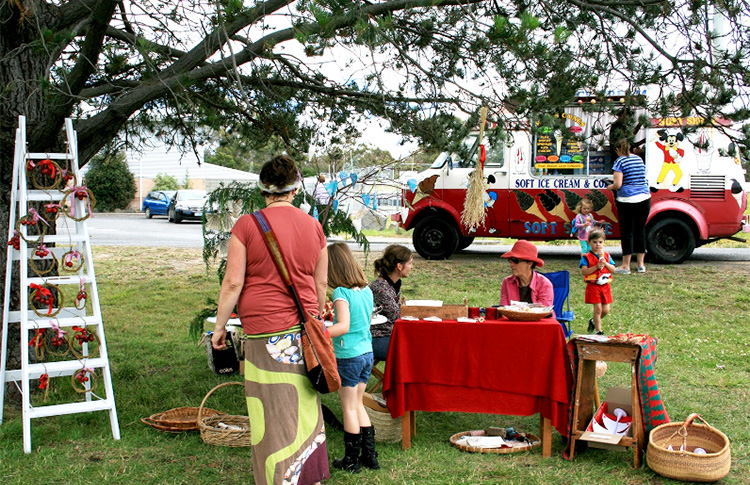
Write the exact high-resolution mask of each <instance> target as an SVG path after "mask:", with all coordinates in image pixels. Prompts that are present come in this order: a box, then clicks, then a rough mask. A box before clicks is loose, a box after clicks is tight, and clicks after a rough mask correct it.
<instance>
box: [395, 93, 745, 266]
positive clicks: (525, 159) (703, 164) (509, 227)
mask: <svg viewBox="0 0 750 485" xmlns="http://www.w3.org/2000/svg"><path fill="white" fill-rule="evenodd" d="M586 102H589V101H588V100H586ZM581 104H582V103H581V99H579V103H578V105H573V106H572V107H571V108H569V109H566V110H565V112H563V113H560V114H559V115H555V116H554V117H555V118H558V119H556V120H554V121H555V122H554V123H545V122H544V121H537V122H534V123H526V126H525V127H522V128H521V129H515V130H510V131H508V133H509V134H510V136H509V138H508V139H507V140H505V141H504V142H502V143H495V146H492V144H490V141H489V140H488V139H487V137H484V138H483V139H482V140H481V143H480V140H479V132H475V133H473V134H472V135H471V136H469V137H468V138H467V139H466V140H464V149H463V150H460V153H458V152H457V153H441V154H440V155H439V156H438V157H437V159H436V160H435V162H434V163H433V164H432V166H431V167H430V168H429V169H427V170H425V171H423V172H421V173H419V175H418V176H416V177H414V178H413V179H410V180H409V181H408V183H407V187H406V188H405V189H404V191H403V198H402V200H403V208H402V210H401V212H400V214H399V216H398V217H399V219H400V225H401V227H403V228H405V229H414V232H413V243H414V247H415V249H416V250H417V252H418V253H419V254H420V255H421V256H422V257H424V258H426V259H445V258H448V257H450V256H451V255H452V254H453V253H454V252H455V251H457V250H461V249H464V248H466V247H468V246H469V245H470V244H471V243H472V241H473V240H474V238H475V237H504V238H516V239H528V240H537V241H549V240H556V239H570V237H571V225H572V223H571V221H572V220H573V219H574V217H575V215H576V213H575V212H574V211H575V208H576V205H577V204H578V202H579V201H580V200H581V198H583V197H586V198H588V199H590V200H591V201H592V202H593V206H594V212H593V214H594V217H595V219H596V220H597V222H599V223H601V224H602V227H603V229H604V230H605V233H606V235H607V239H618V238H619V237H620V230H619V225H618V218H617V209H616V207H615V200H614V197H615V194H614V193H613V192H612V191H610V190H607V189H606V187H607V185H608V182H609V181H611V179H612V164H613V162H614V159H615V156H613V155H612V153H610V145H611V143H612V142H611V141H610V129H611V127H612V124H613V123H615V122H616V118H615V117H614V116H612V115H610V114H607V113H600V112H592V111H591V110H586V109H584V107H583V106H581ZM547 125H549V126H547ZM729 130H731V124H730V123H729V122H728V121H726V120H711V121H710V122H708V121H707V120H705V119H703V118H700V117H672V118H651V119H650V124H649V126H646V127H643V128H641V129H640V131H639V132H638V133H637V135H636V140H638V139H639V137H640V139H641V140H643V142H642V144H641V145H640V146H641V149H642V150H643V151H644V153H641V157H642V158H644V160H645V164H646V174H647V178H648V182H649V185H650V190H651V212H650V215H649V219H648V223H647V227H646V235H647V244H648V247H647V254H648V258H649V259H650V260H651V261H653V262H660V263H680V262H682V261H683V260H685V259H686V258H688V257H689V256H690V255H691V254H692V253H693V250H694V249H695V248H696V247H698V246H701V245H703V244H706V243H709V242H712V241H715V240H718V239H721V238H732V237H733V236H734V235H735V234H736V233H737V232H738V231H740V230H743V229H745V230H749V231H750V227H747V220H746V219H744V220H743V214H744V212H745V209H746V207H747V195H746V193H745V191H744V189H743V182H744V180H745V170H744V169H743V168H742V164H741V162H740V158H739V150H738V149H737V147H736V146H735V145H734V144H733V142H732V139H731V137H730V136H728V133H729ZM482 160H483V162H482ZM477 165H479V166H480V167H481V166H483V169H482V173H483V182H484V187H483V189H484V190H483V192H482V196H483V199H484V210H485V213H484V220H483V223H481V224H479V225H477V226H475V227H466V226H465V225H464V224H462V219H461V214H462V212H463V210H464V202H465V200H466V194H467V188H468V187H469V183H470V181H471V180H472V172H473V171H474V169H475V167H476V166H477ZM474 180H476V179H474ZM743 225H744V228H743Z"/></svg>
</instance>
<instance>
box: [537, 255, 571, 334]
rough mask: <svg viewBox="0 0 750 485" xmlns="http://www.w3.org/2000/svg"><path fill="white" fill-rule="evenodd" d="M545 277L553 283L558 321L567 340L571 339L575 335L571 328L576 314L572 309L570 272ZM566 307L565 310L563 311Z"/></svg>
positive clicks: (555, 273) (556, 272)
mask: <svg viewBox="0 0 750 485" xmlns="http://www.w3.org/2000/svg"><path fill="white" fill-rule="evenodd" d="M544 276H545V277H546V278H547V279H548V280H550V281H551V282H552V288H553V290H554V294H555V299H554V305H553V306H554V310H555V317H557V321H558V322H560V325H561V326H562V328H563V333H564V334H565V338H568V337H570V335H571V334H572V333H573V329H572V328H571V325H570V324H571V322H572V321H573V317H575V312H573V311H572V310H571V309H570V300H569V299H568V294H569V293H570V272H569V271H568V270H563V271H553V272H551V273H544ZM563 306H565V310H563Z"/></svg>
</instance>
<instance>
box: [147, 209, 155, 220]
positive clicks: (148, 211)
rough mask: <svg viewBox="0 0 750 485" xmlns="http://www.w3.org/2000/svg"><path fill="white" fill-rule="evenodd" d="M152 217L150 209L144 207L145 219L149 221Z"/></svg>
mask: <svg viewBox="0 0 750 485" xmlns="http://www.w3.org/2000/svg"><path fill="white" fill-rule="evenodd" d="M152 217H154V215H153V214H152V213H151V207H146V218H147V219H151V218H152Z"/></svg>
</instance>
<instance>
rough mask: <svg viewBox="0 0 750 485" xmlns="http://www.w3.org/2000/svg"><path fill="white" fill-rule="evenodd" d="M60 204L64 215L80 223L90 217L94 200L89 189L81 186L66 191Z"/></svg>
mask: <svg viewBox="0 0 750 485" xmlns="http://www.w3.org/2000/svg"><path fill="white" fill-rule="evenodd" d="M68 199H70V201H68ZM61 203H62V208H63V212H64V213H65V215H66V216H68V217H70V218H71V219H73V220H74V221H76V222H80V221H83V220H86V219H88V218H89V217H90V216H91V214H92V212H93V210H94V207H95V206H96V198H95V197H94V194H92V193H91V191H90V190H89V189H87V188H86V187H85V186H83V185H82V186H80V187H71V188H70V189H68V190H67V191H66V192H65V195H64V196H63V200H62V202H61Z"/></svg>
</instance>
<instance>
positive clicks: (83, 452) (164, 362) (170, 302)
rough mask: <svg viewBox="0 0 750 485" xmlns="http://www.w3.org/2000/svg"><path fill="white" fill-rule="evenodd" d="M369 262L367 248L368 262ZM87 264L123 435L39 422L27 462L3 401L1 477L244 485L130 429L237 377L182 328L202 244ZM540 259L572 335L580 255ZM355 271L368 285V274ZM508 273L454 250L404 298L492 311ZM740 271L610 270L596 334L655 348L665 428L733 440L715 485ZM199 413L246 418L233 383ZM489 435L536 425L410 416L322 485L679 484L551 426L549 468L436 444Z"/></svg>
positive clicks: (201, 280) (745, 364) (742, 332)
mask: <svg viewBox="0 0 750 485" xmlns="http://www.w3.org/2000/svg"><path fill="white" fill-rule="evenodd" d="M615 244H616V243H615ZM363 256H364V255H362V254H361V253H359V257H360V258H363ZM376 256H377V253H371V254H370V255H369V257H368V260H369V261H372V259H374V257H376ZM95 258H96V262H95V264H96V272H97V279H98V282H99V293H100V299H101V303H102V312H103V315H104V322H105V326H106V333H107V335H106V336H107V342H108V349H109V354H110V362H111V368H112V372H113V380H114V387H115V397H116V400H117V411H118V414H119V422H120V429H121V433H122V440H121V441H114V440H113V439H112V435H111V431H110V427H109V419H108V415H107V413H104V412H97V413H92V414H75V415H68V416H58V417H52V418H42V419H36V420H33V421H32V436H33V438H32V445H33V452H32V453H31V454H29V455H25V454H24V453H23V447H22V423H21V417H20V415H19V413H18V411H17V410H15V409H13V408H12V407H9V406H8V405H6V413H5V417H4V422H3V425H2V426H0V482H1V483H3V484H48V483H71V484H78V483H87V484H88V483H96V484H101V483H128V484H130V483H143V484H153V483H160V484H162V483H163V484H194V483H206V484H208V483H223V484H235V483H236V484H239V483H252V470H251V469H252V465H251V459H250V450H249V449H248V448H227V447H214V446H209V445H206V444H205V443H203V441H202V440H201V439H200V436H199V435H198V433H197V432H195V433H185V434H167V433H162V432H159V431H156V430H154V429H152V428H150V427H148V426H146V425H144V424H142V423H141V422H140V419H141V418H142V417H146V416H149V415H151V414H153V413H155V412H160V411H165V410H167V409H170V408H174V407H180V406H198V405H200V403H201V400H202V399H203V397H204V396H205V395H206V393H207V392H208V391H209V390H211V389H212V388H213V387H214V386H216V385H217V384H219V383H222V382H226V381H231V380H238V379H239V376H229V377H220V376H217V375H215V374H213V373H212V372H211V371H210V370H209V369H208V368H207V365H206V353H205V349H204V348H202V347H201V348H196V346H195V344H194V343H193V342H192V341H191V340H190V339H189V337H188V326H189V323H190V320H191V319H192V318H193V316H194V315H195V314H196V313H197V312H198V311H199V310H200V309H201V308H202V307H203V306H204V302H205V300H206V298H207V297H212V298H216V297H217V296H218V282H217V279H216V276H215V272H214V271H213V270H211V271H210V272H208V273H207V272H206V270H205V266H204V265H203V262H202V260H201V253H200V250H186V249H168V250H165V249H152V248H120V247H117V248H115V247H97V248H95ZM362 261H363V262H364V259H362ZM546 263H547V264H546V265H545V267H544V270H545V271H556V270H561V269H569V270H571V273H572V275H573V276H572V290H571V304H572V307H573V309H574V310H575V313H576V320H575V321H574V330H575V331H577V332H583V331H585V329H586V322H587V321H588V319H589V317H590V314H591V308H590V306H588V305H586V304H585V303H583V293H584V286H583V285H584V284H583V281H582V279H581V278H580V276H579V273H578V272H577V270H576V264H577V261H576V259H575V258H559V259H549V260H547V261H546ZM366 273H367V274H368V275H371V273H372V266H371V264H370V265H369V266H367V268H366ZM508 273H509V268H508V264H507V263H506V262H505V261H504V260H501V259H500V258H498V257H497V255H481V254H479V255H477V254H471V255H464V254H456V255H455V256H454V257H453V258H451V259H450V260H449V261H425V260H422V259H421V258H419V257H418V256H416V257H415V264H414V271H413V272H412V276H411V277H410V278H409V279H408V280H406V281H405V282H404V286H403V290H404V296H405V297H406V298H409V299H412V298H415V299H441V300H444V301H445V302H446V303H461V302H462V301H463V299H464V297H466V298H468V300H469V305H470V306H485V305H491V304H493V303H496V302H497V300H498V298H499V291H500V290H499V288H500V280H501V279H502V278H503V277H504V276H506V275H507V274H508ZM749 276H750V263H747V262H739V263H738V262H732V263H716V262H691V261H688V262H686V263H685V264H682V265H678V266H659V265H649V267H648V273H646V274H642V275H641V274H635V273H634V274H632V275H629V276H619V275H618V276H617V277H616V278H615V280H614V283H613V290H614V295H615V302H614V304H613V309H612V313H611V314H610V315H609V316H608V317H606V319H605V327H604V328H605V332H606V333H609V334H616V333H620V332H632V333H636V334H645V333H647V334H650V335H652V336H655V337H657V338H658V339H659V345H658V347H657V350H658V355H659V360H658V363H657V365H656V377H657V379H658V383H659V387H660V389H661V392H662V397H663V399H664V402H665V406H666V409H667V411H668V413H669V415H670V417H671V418H672V420H673V421H681V420H683V419H684V418H685V417H686V416H688V415H689V414H690V413H693V412H698V413H700V414H701V415H702V416H703V417H704V418H705V419H706V420H707V421H708V422H709V423H711V424H712V425H713V426H715V427H716V428H718V429H720V430H722V431H723V432H724V433H726V434H727V435H728V436H729V438H730V440H731V442H732V446H731V450H732V470H731V472H730V474H729V476H728V477H727V478H726V479H724V480H723V481H722V483H725V484H747V483H748V477H750V418H749V417H748V409H750V319H749V318H748V315H749V314H750V293H748V287H747V285H748V277H749ZM506 344H507V347H503V348H499V349H498V351H500V352H508V358H514V355H517V354H518V353H519V352H523V349H516V348H514V347H513V342H507V343H506ZM445 345H446V346H447V345H451V343H450V342H445ZM435 350H436V351H439V349H435ZM628 382H629V374H628V369H627V368H626V367H625V365H624V364H610V366H609V370H608V372H607V374H606V375H605V376H604V377H603V378H601V379H600V381H599V388H600V390H601V392H602V394H603V393H604V392H605V391H606V389H607V388H609V387H610V386H615V385H619V386H623V385H627V383H628ZM69 388H70V379H69V378H56V379H51V388H50V391H49V396H48V398H49V400H50V402H52V401H54V400H55V399H60V398H61V396H62V397H64V396H66V395H68V394H67V393H69V392H70V391H69ZM43 399H44V394H43V392H42V391H38V390H36V391H35V392H34V393H33V395H32V402H34V403H38V404H41V403H42V402H43ZM323 401H324V402H325V403H326V404H328V405H329V406H330V407H331V408H332V409H334V411H336V412H337V413H339V415H340V407H339V404H338V398H337V396H335V395H328V396H324V397H323ZM207 406H210V407H212V408H215V409H219V410H222V411H225V412H228V413H230V414H244V413H245V408H244V402H243V397H242V391H241V389H240V388H239V387H235V386H229V387H225V388H222V389H220V390H219V391H217V392H216V393H214V394H213V395H212V396H211V398H210V399H209V401H208V402H207ZM488 426H501V427H509V426H513V427H514V428H516V429H517V430H518V429H520V430H524V431H530V432H532V433H535V434H536V433H537V432H538V417H537V416H530V417H517V416H496V415H483V414H460V413H422V412H419V413H417V436H416V437H415V439H414V440H413V443H412V448H411V449H410V450H408V451H402V450H401V446H400V444H379V446H378V451H379V452H380V462H381V465H382V469H381V470H380V471H369V470H368V471H364V472H363V473H362V474H360V475H350V474H348V473H345V472H340V471H338V470H332V477H331V478H330V480H328V481H327V482H326V483H330V484H345V483H368V484H370V483H373V484H380V483H382V484H386V483H389V484H391V483H392V484H402V483H412V484H448V483H466V484H480V483H492V484H524V485H527V484H551V483H555V484H556V483H561V484H617V485H626V484H627V485H630V484H666V483H677V482H672V481H671V480H668V479H665V478H662V477H660V476H658V475H656V474H654V473H653V472H652V471H651V470H650V469H649V468H648V467H647V466H645V465H644V466H643V467H641V468H640V469H637V470H636V469H633V467H632V462H633V460H632V453H631V452H624V453H619V452H612V451H603V450H588V451H586V452H584V453H582V454H580V455H578V456H577V457H576V459H575V460H574V461H572V462H569V461H565V460H563V459H562V458H561V457H560V455H561V452H562V450H563V441H562V439H561V437H560V435H559V434H557V433H556V432H555V433H554V434H553V444H552V450H553V457H552V458H549V459H543V458H542V456H541V450H540V449H539V450H535V451H532V452H529V453H517V454H512V455H497V454H485V455H483V454H475V453H466V452H463V451H460V450H457V449H456V448H453V447H451V446H450V444H449V442H448V438H449V437H450V436H451V435H452V434H454V433H457V432H460V431H466V430H470V429H481V428H486V427H488ZM328 438H329V440H328V447H329V455H330V457H339V456H341V455H343V436H342V433H341V432H339V431H329V433H328Z"/></svg>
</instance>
